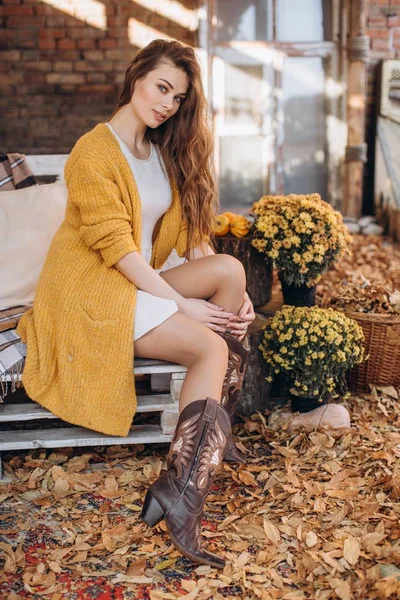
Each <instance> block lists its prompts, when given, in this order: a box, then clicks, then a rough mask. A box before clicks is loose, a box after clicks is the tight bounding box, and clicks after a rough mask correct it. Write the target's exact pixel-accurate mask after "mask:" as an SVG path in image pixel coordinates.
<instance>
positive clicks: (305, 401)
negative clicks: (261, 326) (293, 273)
mask: <svg viewBox="0 0 400 600" xmlns="http://www.w3.org/2000/svg"><path fill="white" fill-rule="evenodd" d="M363 339H364V335H363V331H362V328H361V327H360V326H359V325H358V324H357V322H356V321H354V319H351V318H349V317H347V316H346V315H345V314H343V313H341V312H339V311H336V310H334V309H332V308H318V307H316V306H313V307H310V308H306V307H295V306H284V307H283V308H282V309H281V310H280V311H278V312H277V313H276V314H275V315H274V316H273V317H271V318H270V319H268V322H267V326H266V329H265V333H264V338H263V341H262V343H261V345H260V350H261V351H262V353H263V356H264V358H265V361H266V363H267V381H272V380H273V378H274V376H275V375H284V376H285V379H287V381H288V382H289V387H290V396H291V399H292V408H293V410H294V411H300V412H307V411H310V410H313V409H314V408H317V407H318V406H320V405H321V403H325V402H327V401H328V400H330V399H333V398H335V397H338V396H342V397H345V396H346V395H348V391H347V390H348V388H347V381H346V373H347V371H348V369H350V368H351V367H353V366H354V365H357V364H360V363H361V362H362V361H363V360H364V351H363V346H362V343H363Z"/></svg>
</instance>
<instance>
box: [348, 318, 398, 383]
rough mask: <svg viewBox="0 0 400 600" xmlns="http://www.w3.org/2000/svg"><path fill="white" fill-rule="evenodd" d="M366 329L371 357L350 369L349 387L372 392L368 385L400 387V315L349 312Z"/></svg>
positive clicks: (366, 342)
mask: <svg viewBox="0 0 400 600" xmlns="http://www.w3.org/2000/svg"><path fill="white" fill-rule="evenodd" d="M346 315H347V316H348V317H351V318H352V319H354V320H355V321H357V323H358V324H359V325H361V327H362V328H363V331H364V336H365V342H364V348H365V354H366V356H368V355H369V358H368V359H367V360H366V361H364V362H363V363H362V364H361V365H359V366H357V367H353V369H350V371H349V380H348V381H349V388H350V389H351V390H353V391H356V392H369V391H370V388H369V384H376V385H382V386H386V385H388V386H389V385H393V386H394V387H396V386H400V317H397V316H392V315H371V314H364V313H356V312H346Z"/></svg>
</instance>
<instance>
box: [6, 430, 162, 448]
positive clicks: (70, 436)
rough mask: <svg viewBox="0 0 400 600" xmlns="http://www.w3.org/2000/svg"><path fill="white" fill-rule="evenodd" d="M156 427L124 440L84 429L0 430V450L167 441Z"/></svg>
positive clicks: (134, 431)
mask: <svg viewBox="0 0 400 600" xmlns="http://www.w3.org/2000/svg"><path fill="white" fill-rule="evenodd" d="M171 439H172V435H169V434H165V433H163V432H162V429H161V427H160V426H159V425H137V426H135V427H134V428H133V429H132V430H131V431H130V433H129V435H128V436H126V437H117V436H107V435H105V434H103V433H98V432H96V431H91V430H90V429H85V428H84V427H68V428H65V429H44V430H36V431H0V451H6V450H27V449H30V448H64V447H78V446H112V445H114V444H152V443H160V442H170V441H171Z"/></svg>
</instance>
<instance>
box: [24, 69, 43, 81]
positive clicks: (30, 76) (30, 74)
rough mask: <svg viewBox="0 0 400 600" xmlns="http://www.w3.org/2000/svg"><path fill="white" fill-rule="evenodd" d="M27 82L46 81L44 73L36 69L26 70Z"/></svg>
mask: <svg viewBox="0 0 400 600" xmlns="http://www.w3.org/2000/svg"><path fill="white" fill-rule="evenodd" d="M24 82H25V83H44V75H43V73H35V72H34V71H25V73H24Z"/></svg>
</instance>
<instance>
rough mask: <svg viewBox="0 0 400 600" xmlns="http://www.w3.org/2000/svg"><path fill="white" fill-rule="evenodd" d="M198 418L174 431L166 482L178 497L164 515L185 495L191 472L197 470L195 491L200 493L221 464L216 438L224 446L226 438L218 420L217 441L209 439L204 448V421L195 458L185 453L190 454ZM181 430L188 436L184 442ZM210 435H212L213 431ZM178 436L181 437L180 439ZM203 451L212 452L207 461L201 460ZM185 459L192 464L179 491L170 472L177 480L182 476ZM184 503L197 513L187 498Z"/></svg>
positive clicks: (205, 433)
mask: <svg viewBox="0 0 400 600" xmlns="http://www.w3.org/2000/svg"><path fill="white" fill-rule="evenodd" d="M200 417H201V415H200V414H199V415H195V416H194V417H192V418H191V419H189V420H188V421H184V422H183V423H181V425H180V427H179V429H177V431H176V438H175V436H174V440H173V441H172V443H171V447H170V451H169V453H168V456H167V465H168V471H167V481H168V483H169V485H170V486H171V487H172V489H173V490H174V491H175V493H177V494H178V497H177V498H176V499H175V501H174V502H173V503H172V505H171V506H170V507H169V508H168V510H167V511H166V514H168V513H169V512H170V511H171V510H172V508H173V507H174V506H175V505H176V503H177V502H179V500H180V499H181V498H182V497H183V496H184V495H185V492H186V490H187V489H188V487H189V485H190V483H191V481H192V475H193V472H194V470H195V469H196V468H197V469H198V475H197V478H196V489H197V490H198V491H200V490H202V489H204V488H205V487H207V484H208V480H209V478H210V477H213V476H214V474H215V471H216V468H217V467H218V466H219V464H220V463H221V462H222V455H221V454H220V453H221V448H220V447H219V446H218V438H219V439H220V440H221V438H222V443H225V444H226V441H227V438H226V436H225V434H224V432H223V430H222V428H221V426H220V425H219V423H218V419H217V420H216V422H215V427H216V429H217V430H218V431H217V433H216V435H217V439H215V438H214V439H211V440H210V443H209V444H208V445H207V446H204V440H205V439H206V438H207V437H208V430H209V421H206V422H205V424H204V427H203V431H202V434H201V437H200V440H199V441H198V444H197V449H196V454H195V456H194V457H190V454H189V455H187V452H190V450H191V446H192V445H193V442H192V437H191V434H192V433H194V432H195V431H196V429H195V425H196V424H197V422H198V420H199V419H200ZM182 430H186V433H187V434H188V435H187V436H186V440H185V435H184V434H183V431H182ZM211 433H213V431H212V432H211ZM179 436H181V438H180V437H179ZM188 437H189V439H188ZM180 439H181V440H182V441H181V443H180V445H179V447H178V448H177V451H175V447H176V445H177V443H179V441H180ZM185 442H186V444H185ZM185 445H186V446H189V448H185ZM213 445H214V446H215V445H216V448H214V450H213V448H212V447H213ZM207 449H208V450H207ZM205 450H207V452H210V451H212V452H213V455H212V456H211V459H210V460H209V461H207V460H202V458H201V455H202V454H203V453H204V451H205ZM215 452H217V453H218V461H217V462H215V461H214V460H213V458H214V454H215ZM174 455H175V459H173V458H172V457H173V456H174ZM199 457H200V458H199ZM187 458H188V459H191V460H192V461H193V462H192V465H191V468H190V471H189V473H188V475H187V479H186V482H185V484H184V485H183V488H182V491H180V490H179V488H178V487H177V485H176V484H175V481H174V476H173V475H172V473H171V470H172V469H173V470H174V471H175V473H176V477H177V478H178V479H179V478H180V477H181V476H182V474H183V469H184V467H186V466H187V461H186V459H187ZM198 461H199V462H200V465H199V464H198ZM211 466H212V472H210V467H211ZM200 479H202V480H203V484H201V483H199V480H200ZM186 501H189V504H190V505H191V510H193V511H195V512H196V513H197V508H195V507H193V505H192V503H191V502H190V500H189V498H186ZM203 504H204V503H203Z"/></svg>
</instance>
